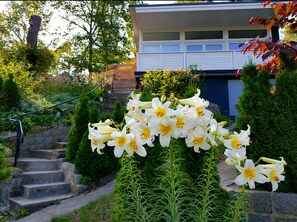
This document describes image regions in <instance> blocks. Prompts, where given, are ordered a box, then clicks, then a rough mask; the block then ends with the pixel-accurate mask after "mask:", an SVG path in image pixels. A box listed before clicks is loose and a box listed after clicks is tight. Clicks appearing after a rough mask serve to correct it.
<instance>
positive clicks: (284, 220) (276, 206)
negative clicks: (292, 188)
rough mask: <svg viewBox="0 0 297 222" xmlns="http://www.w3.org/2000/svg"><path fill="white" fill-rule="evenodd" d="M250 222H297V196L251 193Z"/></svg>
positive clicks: (266, 192)
mask: <svg viewBox="0 0 297 222" xmlns="http://www.w3.org/2000/svg"><path fill="white" fill-rule="evenodd" d="M249 208H250V213H249V220H248V221H249V222H297V194H294V193H277V192H268V191H251V192H250V195H249Z"/></svg>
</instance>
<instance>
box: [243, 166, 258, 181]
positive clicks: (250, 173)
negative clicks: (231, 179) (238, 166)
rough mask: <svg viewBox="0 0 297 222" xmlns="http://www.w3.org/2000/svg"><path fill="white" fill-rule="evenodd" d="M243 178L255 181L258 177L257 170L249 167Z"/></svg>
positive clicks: (244, 171) (245, 170)
mask: <svg viewBox="0 0 297 222" xmlns="http://www.w3.org/2000/svg"><path fill="white" fill-rule="evenodd" d="M243 177H244V178H246V179H250V180H252V179H254V178H255V177H256V170H254V169H252V168H250V167H248V168H246V169H244V170H243Z"/></svg>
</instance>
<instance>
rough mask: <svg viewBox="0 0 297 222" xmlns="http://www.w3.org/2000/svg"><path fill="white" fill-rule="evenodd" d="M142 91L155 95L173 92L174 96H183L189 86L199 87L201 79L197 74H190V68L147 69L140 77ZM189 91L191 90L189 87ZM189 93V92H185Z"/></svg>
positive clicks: (167, 94)
mask: <svg viewBox="0 0 297 222" xmlns="http://www.w3.org/2000/svg"><path fill="white" fill-rule="evenodd" d="M141 84H142V85H143V87H144V91H147V92H148V93H149V94H153V95H155V96H161V95H166V96H167V97H169V96H170V94H171V93H174V95H175V96H176V97H180V98H181V96H183V94H184V93H185V92H186V91H187V90H188V88H189V86H191V87H192V88H195V93H196V91H197V88H200V86H201V84H202V79H201V78H200V76H199V75H198V74H192V72H191V70H169V69H168V70H164V71H163V70H161V69H157V70H156V71H148V72H146V73H145V74H144V76H143V78H142V79H141ZM189 91H193V90H191V89H189ZM187 94H189V92H188V93H187Z"/></svg>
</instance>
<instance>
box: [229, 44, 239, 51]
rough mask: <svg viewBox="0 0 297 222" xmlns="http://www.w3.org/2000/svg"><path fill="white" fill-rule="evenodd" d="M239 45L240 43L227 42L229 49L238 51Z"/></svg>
mask: <svg viewBox="0 0 297 222" xmlns="http://www.w3.org/2000/svg"><path fill="white" fill-rule="evenodd" d="M239 45H240V43H229V50H232V51H239V50H241V48H240V47H239Z"/></svg>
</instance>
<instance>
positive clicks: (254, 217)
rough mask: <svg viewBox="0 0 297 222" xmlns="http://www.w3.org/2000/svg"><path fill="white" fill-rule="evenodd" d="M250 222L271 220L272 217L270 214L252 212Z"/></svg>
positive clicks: (268, 221) (267, 221)
mask: <svg viewBox="0 0 297 222" xmlns="http://www.w3.org/2000/svg"><path fill="white" fill-rule="evenodd" d="M248 222H270V217H269V215H263V214H254V213H250V214H249V215H248Z"/></svg>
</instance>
